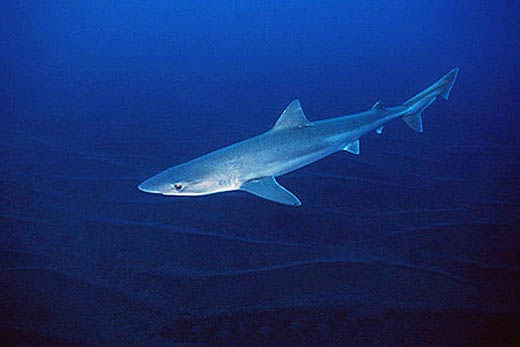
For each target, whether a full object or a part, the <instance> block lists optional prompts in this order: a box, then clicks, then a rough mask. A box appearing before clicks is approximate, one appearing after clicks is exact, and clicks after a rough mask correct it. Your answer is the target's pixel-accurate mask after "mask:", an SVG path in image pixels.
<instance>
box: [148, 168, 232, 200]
mask: <svg viewBox="0 0 520 347" xmlns="http://www.w3.org/2000/svg"><path fill="white" fill-rule="evenodd" d="M200 164H201V163H199V161H197V160H193V161H190V162H187V163H184V164H180V165H177V166H174V167H171V168H169V169H167V170H165V171H162V172H160V173H158V174H157V175H155V176H152V177H150V178H149V179H147V180H145V181H143V182H142V183H141V184H139V186H138V188H139V190H141V191H143V192H145V193H153V194H162V195H166V196H197V195H208V194H213V193H218V192H224V191H229V190H234V189H236V188H234V187H233V184H232V183H231V182H230V180H229V179H228V178H226V177H223V175H221V174H220V173H219V170H216V169H212V168H211V167H208V166H207V165H200Z"/></svg>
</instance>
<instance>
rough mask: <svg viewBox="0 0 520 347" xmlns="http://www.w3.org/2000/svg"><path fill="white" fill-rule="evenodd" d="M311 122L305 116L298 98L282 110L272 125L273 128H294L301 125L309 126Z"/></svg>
mask: <svg viewBox="0 0 520 347" xmlns="http://www.w3.org/2000/svg"><path fill="white" fill-rule="evenodd" d="M311 125H312V122H311V121H310V120H308V119H307V117H305V114H304V113H303V110H302V106H301V105H300V101H299V100H298V99H296V100H293V101H292V102H291V103H290V104H289V106H287V108H286V109H285V111H283V113H282V115H281V116H280V118H278V121H277V122H276V124H275V125H274V126H273V130H278V129H284V128H296V127H302V126H311Z"/></svg>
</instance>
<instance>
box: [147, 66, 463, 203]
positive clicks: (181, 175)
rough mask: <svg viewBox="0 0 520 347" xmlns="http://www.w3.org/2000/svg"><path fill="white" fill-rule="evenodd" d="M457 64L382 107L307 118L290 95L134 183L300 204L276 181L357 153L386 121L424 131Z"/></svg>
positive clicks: (173, 191) (172, 192)
mask: <svg viewBox="0 0 520 347" xmlns="http://www.w3.org/2000/svg"><path fill="white" fill-rule="evenodd" d="M458 73H459V68H457V67H456V68H453V69H452V70H451V71H450V72H448V73H447V74H446V75H444V76H443V77H442V78H441V79H439V80H438V81H437V82H435V83H434V84H432V85H431V86H430V87H428V88H426V89H425V90H423V91H422V92H420V93H419V94H417V95H415V96H414V97H412V98H410V99H408V100H406V101H405V102H404V103H403V104H401V105H398V106H393V107H385V106H383V104H382V103H381V101H378V102H376V103H375V104H374V105H373V106H372V107H371V108H370V109H369V110H367V111H365V112H361V113H356V114H350V115H346V116H341V117H335V118H329V119H324V120H317V121H310V120H309V119H308V118H307V117H306V116H305V114H304V112H303V109H302V107H301V104H300V102H299V100H294V101H292V102H291V103H290V104H289V105H288V106H287V108H286V109H285V110H284V111H283V113H282V114H281V116H280V117H279V119H278V120H277V121H276V123H275V124H274V126H273V127H272V128H271V129H269V130H268V131H266V132H264V133H262V134H260V135H257V136H254V137H251V138H248V139H246V140H243V141H241V142H237V143H235V144H232V145H229V146H227V147H224V148H221V149H218V150H216V151H213V152H210V153H208V154H205V155H202V156H200V157H198V158H195V159H193V160H190V161H188V162H185V163H181V164H179V165H176V166H173V167H170V168H169V169H166V170H164V171H162V172H160V173H158V174H156V175H155V176H152V177H151V178H148V179H146V180H145V181H143V182H142V183H140V184H139V185H138V189H139V190H141V191H143V192H146V193H153V194H161V195H164V196H200V195H208V194H214V193H221V192H229V191H236V190H240V191H245V192H248V193H251V194H254V195H256V196H259V197H261V198H264V199H267V200H270V201H273V202H276V203H280V204H285V205H289V206H300V205H301V204H302V203H301V201H300V199H299V198H298V197H297V196H296V195H294V194H293V193H292V192H290V191H289V190H288V189H286V188H285V187H283V186H282V185H280V184H279V183H278V182H277V181H276V177H278V176H281V175H284V174H287V173H289V172H292V171H294V170H297V169H299V168H301V167H303V166H306V165H309V164H311V163H313V162H316V161H317V160H320V159H322V158H324V157H327V156H329V155H331V154H333V153H335V152H339V151H346V152H349V153H352V154H356V155H357V154H359V153H360V144H359V139H360V138H361V137H362V136H363V135H365V134H367V133H369V132H371V131H374V130H375V131H376V132H377V133H378V134H381V133H382V131H383V128H384V126H385V124H386V123H387V122H389V121H391V120H393V119H396V118H400V119H402V120H403V121H404V122H405V123H406V124H407V125H408V126H409V127H410V128H412V129H413V130H415V131H417V132H423V120H422V113H423V111H424V110H425V109H426V108H428V107H429V106H430V105H431V104H432V103H433V102H434V101H435V100H436V99H437V97H438V96H441V97H443V98H444V99H446V100H448V97H449V95H450V92H451V90H452V88H453V85H454V83H455V80H456V78H457V75H458Z"/></svg>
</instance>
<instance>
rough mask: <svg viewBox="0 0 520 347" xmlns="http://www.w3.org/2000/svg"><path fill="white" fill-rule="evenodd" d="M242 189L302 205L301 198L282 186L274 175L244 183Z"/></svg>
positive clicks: (288, 203)
mask: <svg viewBox="0 0 520 347" xmlns="http://www.w3.org/2000/svg"><path fill="white" fill-rule="evenodd" d="M240 190H243V191H246V192H248V193H251V194H255V195H257V196H259V197H261V198H264V199H267V200H271V201H274V202H278V203H280V204H285V205H290V206H300V205H301V204H302V203H301V201H300V199H298V198H297V197H296V195H294V194H293V193H291V192H290V191H288V190H287V189H285V188H284V187H282V186H281V185H280V184H279V183H278V182H276V179H275V178H274V177H273V176H269V177H262V178H257V179H253V180H250V181H247V182H244V183H242V185H241V186H240Z"/></svg>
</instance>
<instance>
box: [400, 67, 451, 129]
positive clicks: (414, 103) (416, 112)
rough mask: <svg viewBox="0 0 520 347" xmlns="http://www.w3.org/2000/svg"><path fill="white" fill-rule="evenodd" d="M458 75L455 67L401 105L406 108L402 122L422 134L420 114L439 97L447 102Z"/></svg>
mask: <svg viewBox="0 0 520 347" xmlns="http://www.w3.org/2000/svg"><path fill="white" fill-rule="evenodd" d="M458 74H459V68H458V67H456V68H454V69H452V70H451V71H450V72H448V73H447V74H446V75H444V76H443V77H442V78H441V79H440V80H438V81H437V82H435V83H434V84H432V85H431V86H430V87H428V88H427V89H425V90H423V91H422V92H420V93H419V94H417V95H416V96H414V97H413V98H411V99H408V100H407V101H406V102H405V103H404V104H403V106H406V107H408V111H407V112H406V115H405V116H403V117H402V119H403V121H404V122H405V123H406V124H407V125H408V126H409V127H410V128H412V129H413V130H415V131H418V132H422V131H423V124H422V112H423V111H424V110H425V109H427V108H428V106H430V105H431V104H432V103H433V102H434V101H435V99H437V96H439V95H440V96H442V97H443V98H444V99H446V100H448V97H449V96H450V92H451V90H452V88H453V84H454V83H455V80H456V79H457V75H458Z"/></svg>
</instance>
